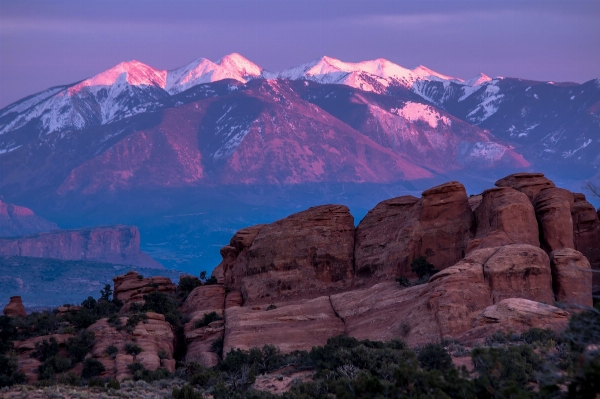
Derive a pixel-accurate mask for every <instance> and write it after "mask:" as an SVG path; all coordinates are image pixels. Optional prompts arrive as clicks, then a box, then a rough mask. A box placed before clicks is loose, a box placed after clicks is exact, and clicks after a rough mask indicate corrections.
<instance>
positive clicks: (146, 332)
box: [87, 312, 175, 380]
mask: <svg viewBox="0 0 600 399" xmlns="http://www.w3.org/2000/svg"><path fill="white" fill-rule="evenodd" d="M146 315H147V316H148V319H147V320H146V322H140V323H138V324H137V326H136V327H135V328H134V330H133V333H132V334H129V333H128V332H127V331H125V330H124V329H123V330H121V331H117V329H116V328H115V327H113V326H111V325H109V324H108V319H101V320H98V321H97V322H96V323H94V324H92V325H91V326H89V327H88V328H87V330H88V331H91V332H93V333H94V335H95V336H96V340H95V342H94V347H93V348H92V351H91V354H92V356H93V357H94V358H96V359H98V360H100V361H101V362H102V364H104V367H105V368H106V371H105V373H104V374H103V376H107V377H115V378H117V379H118V380H123V379H125V378H130V377H131V375H130V374H129V370H128V369H127V366H128V365H129V364H131V363H133V362H140V363H141V364H142V365H143V366H144V367H145V368H147V369H148V370H156V369H158V368H165V369H167V370H169V371H174V368H173V366H174V365H173V361H172V359H173V351H174V337H175V336H174V334H173V331H172V328H171V325H170V324H169V323H168V322H166V321H165V317H164V316H163V315H161V314H158V313H153V312H148V313H146ZM120 321H121V324H122V325H125V324H126V323H127V317H121V319H120ZM126 343H135V344H137V345H138V346H139V347H140V348H141V349H142V352H141V353H140V354H138V355H136V356H132V355H128V354H126V352H125V349H124V347H125V344H126ZM111 345H113V346H116V347H117V349H118V350H119V352H118V353H117V355H116V357H115V359H111V358H110V357H109V356H108V355H107V354H106V348H108V347H109V346H111ZM159 354H160V355H159ZM161 357H163V359H161Z"/></svg>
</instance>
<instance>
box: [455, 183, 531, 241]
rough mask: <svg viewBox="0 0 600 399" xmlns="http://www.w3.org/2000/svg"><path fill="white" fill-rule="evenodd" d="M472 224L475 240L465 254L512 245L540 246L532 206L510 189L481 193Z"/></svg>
mask: <svg viewBox="0 0 600 399" xmlns="http://www.w3.org/2000/svg"><path fill="white" fill-rule="evenodd" d="M475 223H476V225H477V229H476V234H475V238H474V239H473V240H472V241H471V242H469V245H468V247H467V252H470V251H472V250H474V249H476V248H490V247H491V248H493V247H499V246H502V245H511V244H529V245H533V246H536V247H538V246H539V245H540V242H539V232H538V224H537V221H536V218H535V212H534V209H533V206H532V205H531V202H530V201H529V199H528V198H527V196H526V195H525V194H523V193H521V192H519V191H516V190H514V189H512V188H507V187H499V188H492V189H489V190H486V191H484V192H483V196H482V200H481V203H480V204H479V206H478V207H477V209H476V210H475Z"/></svg>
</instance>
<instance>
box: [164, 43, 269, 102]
mask: <svg viewBox="0 0 600 399" xmlns="http://www.w3.org/2000/svg"><path fill="white" fill-rule="evenodd" d="M261 73H262V68H261V67H259V66H258V65H256V64H254V63H253V62H252V61H250V60H248V59H246V58H244V57H242V56H241V55H239V54H237V53H233V54H229V55H227V56H225V57H223V58H221V59H220V60H219V61H218V62H217V63H214V62H212V61H211V60H208V59H206V58H199V59H197V60H195V61H193V62H191V63H189V64H188V65H186V66H184V67H181V68H177V69H173V70H171V71H169V72H168V73H167V84H166V87H165V90H167V91H168V92H169V93H170V94H177V93H181V92H182V91H185V90H187V89H189V88H191V87H193V86H196V85H198V84H202V83H211V82H216V81H218V80H223V79H234V80H237V81H240V82H242V83H246V82H248V80H250V79H253V78H256V77H259V76H261Z"/></svg>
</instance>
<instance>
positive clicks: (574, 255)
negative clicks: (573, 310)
mask: <svg viewBox="0 0 600 399" xmlns="http://www.w3.org/2000/svg"><path fill="white" fill-rule="evenodd" d="M550 262H551V265H552V284H553V285H554V293H555V294H556V300H557V301H558V302H563V303H565V304H567V305H572V306H580V307H584V306H592V305H593V303H592V296H591V295H590V293H591V292H592V269H591V266H590V262H589V261H588V260H587V259H586V257H585V256H583V254H582V253H581V252H579V251H576V250H574V249H571V248H564V249H558V250H556V251H553V252H552V253H550Z"/></svg>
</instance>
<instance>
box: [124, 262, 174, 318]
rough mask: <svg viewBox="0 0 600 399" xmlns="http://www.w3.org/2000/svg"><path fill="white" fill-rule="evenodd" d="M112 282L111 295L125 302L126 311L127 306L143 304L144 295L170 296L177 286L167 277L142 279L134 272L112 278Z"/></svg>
mask: <svg viewBox="0 0 600 399" xmlns="http://www.w3.org/2000/svg"><path fill="white" fill-rule="evenodd" d="M113 281H114V283H115V285H114V287H115V288H114V294H113V295H114V297H115V298H117V299H118V300H120V301H123V302H125V304H126V306H125V307H124V309H125V310H127V309H128V307H127V304H130V303H133V302H136V303H143V302H144V295H147V294H149V293H151V292H155V291H159V292H164V293H166V294H170V293H173V292H175V291H176V290H177V286H176V285H175V284H173V282H172V281H171V279H170V278H168V277H146V278H144V277H143V276H141V275H140V274H139V273H137V272H134V271H130V272H129V273H127V274H124V275H122V276H117V277H115V278H113Z"/></svg>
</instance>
